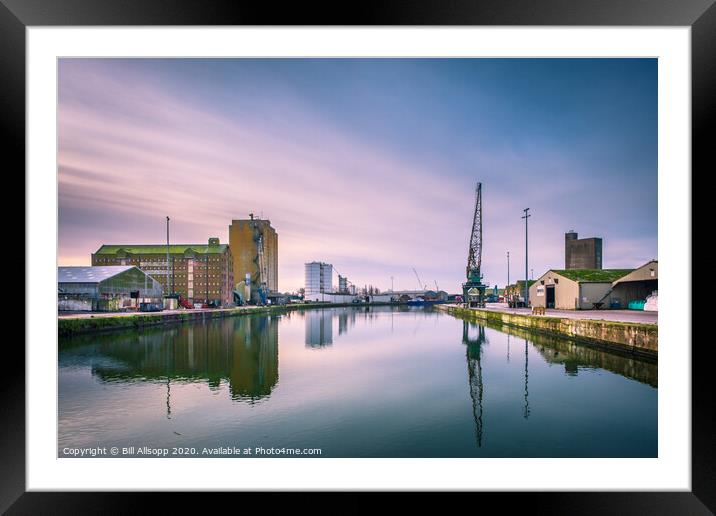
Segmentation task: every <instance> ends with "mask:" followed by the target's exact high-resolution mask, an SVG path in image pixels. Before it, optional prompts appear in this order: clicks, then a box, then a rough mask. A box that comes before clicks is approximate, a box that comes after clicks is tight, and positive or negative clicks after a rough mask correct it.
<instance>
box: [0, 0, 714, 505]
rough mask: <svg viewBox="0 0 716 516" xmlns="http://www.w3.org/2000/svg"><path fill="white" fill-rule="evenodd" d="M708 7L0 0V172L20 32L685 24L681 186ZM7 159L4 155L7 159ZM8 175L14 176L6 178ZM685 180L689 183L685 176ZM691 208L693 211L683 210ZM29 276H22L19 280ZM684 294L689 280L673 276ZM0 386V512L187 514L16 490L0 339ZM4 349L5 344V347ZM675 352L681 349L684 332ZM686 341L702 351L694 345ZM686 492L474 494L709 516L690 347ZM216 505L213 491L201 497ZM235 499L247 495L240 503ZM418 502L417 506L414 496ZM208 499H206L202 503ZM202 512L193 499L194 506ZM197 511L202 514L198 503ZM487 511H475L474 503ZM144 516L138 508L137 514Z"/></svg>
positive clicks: (17, 392)
mask: <svg viewBox="0 0 716 516" xmlns="http://www.w3.org/2000/svg"><path fill="white" fill-rule="evenodd" d="M714 1H715V0H652V1H646V2H645V1H643V0H581V1H578V0H571V1H570V0H539V1H537V0H490V1H480V2H477V1H475V0H458V1H452V2H450V1H440V0H435V1H421V2H418V1H414V2H405V1H397V0H396V1H380V0H373V1H368V0H364V1H361V2H355V3H354V4H352V5H351V6H350V8H349V9H346V8H343V9H341V10H338V9H337V8H336V5H335V4H333V6H323V5H320V4H310V5H308V4H303V3H286V5H285V6H281V8H280V9H279V8H276V6H275V5H273V4H272V3H268V2H267V3H250V4H249V3H245V4H238V3H237V2H232V1H223V0H214V1H202V0H183V1H176V0H175V1H171V0H103V1H102V2H99V1H98V0H0V70H1V71H2V73H1V74H0V77H1V78H0V127H1V128H2V135H3V138H2V140H1V141H2V143H0V145H1V146H2V148H3V154H4V156H5V163H6V164H7V163H14V164H15V169H14V170H25V30H26V28H27V27H31V26H70V25H72V26H83V25H97V26H101V25H158V26H163V25H287V24H290V25H558V26H569V25H572V26H590V25H604V26H631V25H633V26H647V25H655V26H690V27H691V36H692V47H691V49H692V54H691V57H692V63H691V73H692V77H691V79H692V177H694V176H698V174H694V172H698V171H699V170H701V171H702V172H701V173H702V174H705V173H707V171H709V172H710V171H711V169H712V168H713V165H712V163H713V159H712V158H711V147H712V146H713V144H712V140H711V139H710V138H709V134H710V133H711V132H713V131H709V129H712V130H713V128H714V127H713V126H714V125H715V120H716V4H714ZM8 158H10V159H9V160H8ZM13 172H14V171H13ZM684 180H690V178H688V177H685V178H684ZM692 205H693V206H696V205H697V204H696V203H693V204H692ZM27 273H28V271H27V270H25V274H26V275H27ZM684 284H685V285H687V284H688V285H691V278H684ZM6 344H7V346H6V349H5V354H6V357H5V360H6V361H7V363H8V364H11V365H10V366H8V367H6V368H5V371H4V373H3V378H2V380H1V382H2V383H1V384H0V389H1V390H0V396H1V398H0V414H2V417H1V418H0V420H2V425H1V426H0V436H1V439H0V475H1V477H0V511H1V512H5V511H7V513H8V514H45V513H48V512H52V513H53V514H54V513H68V514H81V513H84V512H92V513H125V512H140V511H138V509H137V508H138V507H146V502H147V501H149V499H152V498H155V497H157V496H162V500H161V504H162V505H161V508H162V511H163V512H169V511H171V510H172V509H174V508H177V509H180V510H182V512H183V511H185V510H187V509H189V508H190V507H191V505H190V502H189V500H188V499H187V496H186V495H185V494H184V493H182V494H177V493H174V494H171V495H168V496H167V495H160V494H156V495H154V494H147V493H132V494H128V493H67V492H65V493H57V492H45V493H38V492H32V493H29V492H26V490H25V473H26V465H25V392H24V389H25V373H24V372H25V353H24V349H23V348H22V347H21V346H18V345H17V344H16V343H14V342H11V341H10V340H8V341H6ZM10 344H12V345H10ZM682 344H683V346H684V349H685V350H686V349H688V347H689V346H691V335H685V337H684V342H683V343H682ZM697 344H708V343H707V342H699V343H697ZM691 353H692V491H691V492H605V493H600V492H597V493H595V492H589V493H574V492H572V493H524V494H515V493H501V494H497V493H480V494H478V496H481V497H485V498H490V499H497V500H495V501H498V502H499V503H500V504H501V507H502V509H503V510H508V511H509V510H510V509H515V508H519V507H524V508H528V509H529V510H530V511H531V512H537V513H541V512H549V513H555V514H562V513H569V514H575V513H584V514H602V513H610V512H613V513H619V514H637V513H638V514H709V513H712V512H716V488H715V487H714V486H716V427H715V426H714V417H713V416H714V413H716V404H714V402H713V400H712V392H713V387H712V386H711V385H710V377H711V369H712V364H713V361H712V360H711V355H712V351H711V349H710V346H709V345H701V346H699V345H696V346H691ZM211 496H212V497H215V496H216V494H212V495H211ZM239 496H246V493H243V494H239ZM417 498H418V499H419V497H417ZM212 501H214V502H215V498H212ZM199 503H202V502H199ZM204 507H206V506H205V505H204ZM483 507H486V506H483ZM141 512H144V511H141Z"/></svg>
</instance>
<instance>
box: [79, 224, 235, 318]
mask: <svg viewBox="0 0 716 516" xmlns="http://www.w3.org/2000/svg"><path fill="white" fill-rule="evenodd" d="M167 258H168V260H169V261H168V263H167ZM232 263H233V261H232V255H231V249H230V248H229V246H228V245H226V244H222V243H220V242H219V239H218V238H209V240H208V243H207V244H171V245H168V246H167V245H164V244H152V245H108V244H107V245H103V246H102V247H100V248H99V249H98V250H97V252H95V253H94V254H93V255H92V265H96V266H106V265H133V266H136V267H138V268H139V269H141V270H142V271H144V272H146V273H147V274H149V275H151V276H153V277H155V278H156V279H157V280H158V281H159V282H160V283H161V284H162V287H163V288H164V293H165V294H178V295H181V296H183V297H184V298H185V299H187V300H188V301H189V302H190V303H207V304H209V303H213V304H219V305H224V306H226V305H229V304H230V303H232V301H233V297H232V292H233V285H234V272H233V268H232Z"/></svg>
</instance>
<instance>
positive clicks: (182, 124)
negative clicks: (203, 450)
mask: <svg viewBox="0 0 716 516" xmlns="http://www.w3.org/2000/svg"><path fill="white" fill-rule="evenodd" d="M58 97H59V99H58V132H59V134H58V140H59V142H58V180H59V199H58V201H59V213H58V215H59V256H58V263H59V264H60V265H89V264H90V255H91V254H92V253H93V252H95V251H96V250H97V249H98V248H99V247H100V246H101V245H102V244H145V243H146V244H156V243H163V242H165V241H166V226H165V224H166V216H169V217H170V218H171V227H170V233H171V235H170V237H171V241H172V242H174V243H204V242H206V241H207V239H208V238H209V237H219V238H220V239H221V241H222V242H225V243H228V227H229V224H230V223H231V220H232V219H243V218H248V214H249V213H251V212H253V213H254V214H256V215H257V216H260V217H262V218H266V219H269V220H270V221H271V225H272V226H273V227H274V228H275V229H276V231H277V233H278V242H279V251H278V252H279V262H278V277H279V290H281V291H295V290H296V289H298V288H300V287H302V286H303V283H304V263H306V262H310V261H323V262H328V263H332V264H333V265H334V268H335V270H336V271H338V272H339V273H341V274H342V275H345V276H347V277H348V279H349V281H350V282H352V283H353V284H355V285H356V286H358V287H362V286H364V285H373V286H376V287H378V288H380V289H382V290H387V289H389V288H390V287H391V276H392V277H393V280H392V285H393V288H395V289H396V290H400V289H416V288H417V287H418V286H419V284H418V280H417V279H416V277H415V274H414V272H413V268H415V269H416V270H417V272H418V275H419V277H420V280H421V282H422V283H423V284H428V285H429V286H430V287H431V288H432V287H433V286H434V285H436V284H437V285H438V286H439V288H440V289H442V290H448V291H450V292H451V293H457V292H458V291H460V290H461V288H460V285H461V283H462V282H463V281H465V267H466V265H467V255H468V247H469V238H470V232H471V226H472V218H473V212H474V190H475V184H476V182H481V183H482V198H483V256H482V272H483V274H484V279H483V282H485V283H487V284H489V285H492V286H494V285H496V284H497V285H499V286H500V287H502V286H504V285H505V284H506V282H507V252H509V254H510V260H509V262H510V278H509V279H510V281H511V282H514V281H515V280H516V279H524V277H525V224H524V219H522V215H523V211H522V210H523V209H524V208H530V213H531V215H532V216H531V217H530V218H529V226H528V235H529V241H528V252H529V255H528V256H529V267H528V268H529V269H530V274H533V277H535V278H537V277H539V276H540V275H541V274H542V273H544V272H545V271H547V270H548V269H550V268H552V269H555V268H557V269H559V268H564V233H565V232H567V231H569V230H575V231H577V232H578V233H579V237H580V238H584V237H593V236H596V237H601V238H603V255H604V257H603V266H604V268H634V267H637V266H639V265H642V264H643V263H645V262H647V261H648V260H650V259H654V258H658V257H657V60H656V59H445V58H441V59H60V62H59V92H58ZM532 271H534V272H533V273H532ZM334 283H335V279H334Z"/></svg>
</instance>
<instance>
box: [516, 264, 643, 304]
mask: <svg viewBox="0 0 716 516" xmlns="http://www.w3.org/2000/svg"><path fill="white" fill-rule="evenodd" d="M633 270H634V269H551V270H548V271H547V272H545V273H544V274H543V275H542V276H540V277H539V278H537V280H535V282H534V284H532V285H531V286H530V288H529V295H530V297H529V300H530V303H531V305H532V306H539V307H545V308H557V309H562V310H588V309H595V308H610V307H614V308H617V306H613V305H612V301H616V296H614V298H613V297H612V294H613V292H612V286H613V283H614V282H616V281H617V280H618V279H620V278H623V277H624V276H626V275H627V274H629V273H631V272H633ZM619 307H620V308H621V306H619Z"/></svg>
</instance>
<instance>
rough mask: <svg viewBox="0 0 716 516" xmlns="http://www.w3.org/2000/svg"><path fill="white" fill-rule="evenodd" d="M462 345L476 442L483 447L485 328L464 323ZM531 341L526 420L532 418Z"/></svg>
mask: <svg viewBox="0 0 716 516" xmlns="http://www.w3.org/2000/svg"><path fill="white" fill-rule="evenodd" d="M462 343H463V344H465V346H466V353H467V373H468V380H469V384H470V398H472V416H473V419H474V420H475V441H476V442H477V446H478V447H479V448H480V447H482V438H483V432H484V414H483V400H484V394H485V385H484V382H483V379H482V347H483V345H484V344H487V343H488V341H487V338H486V337H485V327H484V326H482V325H479V324H475V323H470V322H468V321H463V323H462ZM509 345H510V341H509V334H508V337H507V346H508V348H507V361H508V362H509V360H510V355H509V353H510V351H509ZM528 379H529V341H528V340H525V369H524V407H523V411H522V415H523V417H524V418H525V419H529V416H530V402H529V389H528Z"/></svg>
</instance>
